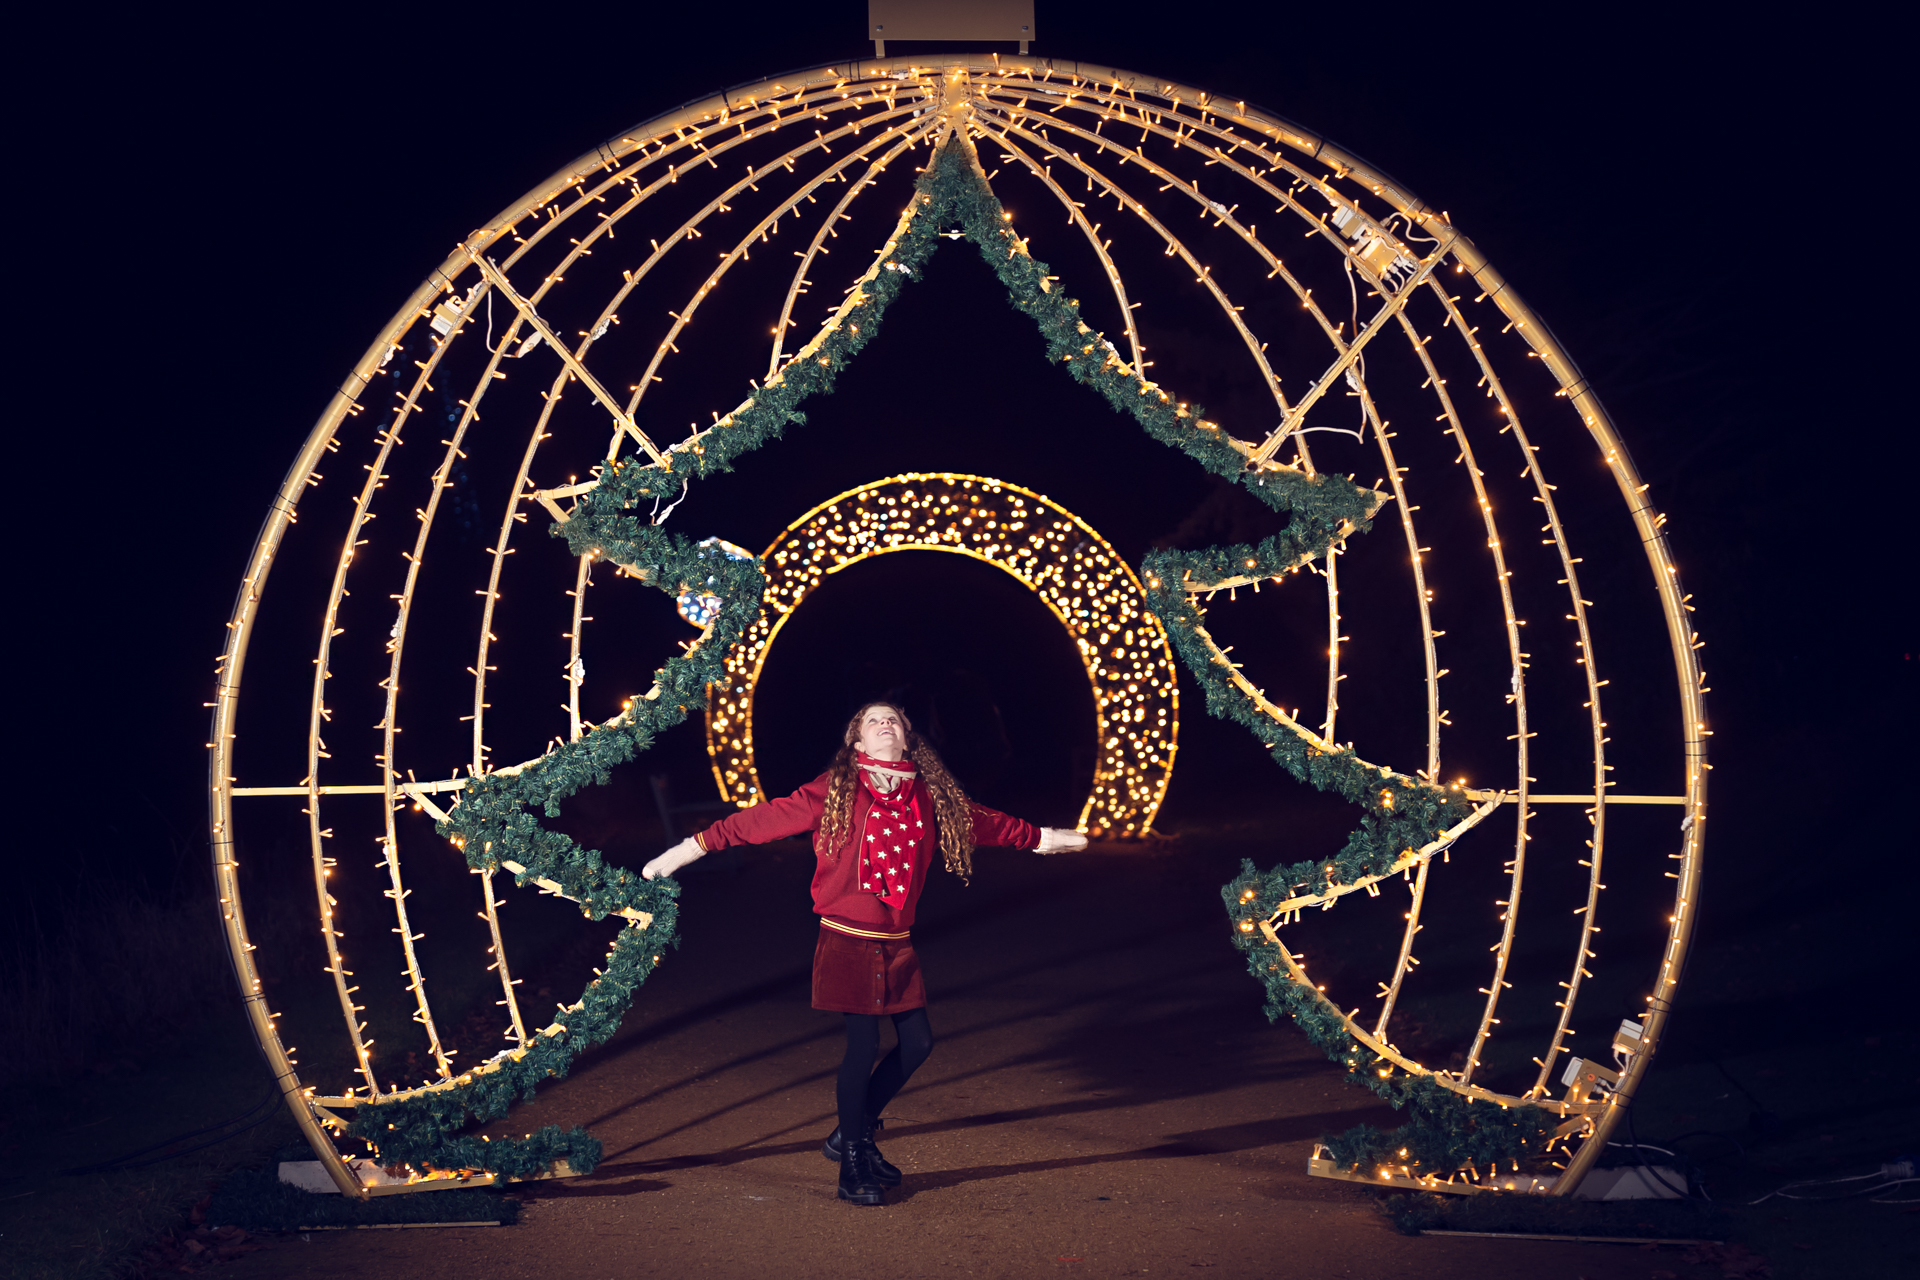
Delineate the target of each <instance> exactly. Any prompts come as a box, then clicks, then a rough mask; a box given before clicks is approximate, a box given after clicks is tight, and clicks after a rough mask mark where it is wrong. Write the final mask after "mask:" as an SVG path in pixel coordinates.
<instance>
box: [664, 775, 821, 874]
mask: <svg viewBox="0 0 1920 1280" xmlns="http://www.w3.org/2000/svg"><path fill="white" fill-rule="evenodd" d="M826 795H827V775H825V774H824V773H823V774H821V775H820V776H819V777H817V778H815V779H814V780H813V781H812V782H809V783H808V784H807V785H806V786H804V787H802V788H800V789H799V790H798V791H796V792H794V793H793V794H792V795H789V796H782V797H780V798H779V799H778V800H769V801H768V802H766V803H765V804H756V805H754V806H753V807H752V808H750V809H742V810H740V812H738V813H732V814H728V815H727V816H726V817H724V818H722V819H720V821H718V822H716V823H714V824H713V825H712V826H710V827H708V828H707V829H706V830H705V831H702V832H700V833H698V834H697V835H691V836H688V837H687V838H686V839H685V840H682V841H681V842H680V843H679V844H677V845H674V846H673V848H671V849H668V850H667V851H666V852H665V853H663V854H661V855H660V856H659V857H657V858H655V859H654V860H653V861H651V862H649V863H647V865H646V866H644V867H642V868H640V875H641V877H642V878H643V879H647V880H652V879H655V878H657V877H659V876H670V875H672V874H673V873H674V872H676V871H678V870H680V868H682V867H684V866H686V865H687V864H688V863H690V862H694V861H696V860H698V859H699V858H701V857H704V856H705V855H707V854H709V853H713V852H715V851H716V850H720V849H730V848H732V847H733V846H734V845H739V844H765V843H767V842H768V841H769V840H784V839H786V838H787V837H788V836H797V835H800V834H802V833H803V832H807V831H811V830H813V829H814V828H815V827H817V826H819V825H820V812H821V809H822V808H823V807H824V805H825V803H826Z"/></svg>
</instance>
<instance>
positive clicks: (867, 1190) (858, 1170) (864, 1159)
mask: <svg viewBox="0 0 1920 1280" xmlns="http://www.w3.org/2000/svg"><path fill="white" fill-rule="evenodd" d="M872 1150H873V1147H872V1145H871V1144H870V1143H865V1142H849V1143H848V1144H847V1149H846V1152H845V1153H844V1154H843V1155H842V1156H841V1157H840V1198H841V1199H842V1200H850V1201H852V1202H853V1203H854V1204H880V1203H882V1201H883V1197H885V1195H886V1193H887V1189H886V1188H885V1187H883V1186H881V1185H880V1180H879V1179H878V1178H877V1177H875V1176H874V1172H873V1160H872V1157H871V1156H870V1155H869V1153H870V1152H871V1151H872Z"/></svg>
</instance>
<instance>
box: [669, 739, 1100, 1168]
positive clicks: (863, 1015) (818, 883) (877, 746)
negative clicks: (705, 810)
mask: <svg viewBox="0 0 1920 1280" xmlns="http://www.w3.org/2000/svg"><path fill="white" fill-rule="evenodd" d="M803 831H810V832H812V833H813V849H814V857H815V859H816V861H817V865H816V867H815V869H814V873H813V909H814V911H815V912H817V913H818V914H819V916H820V940H819V942H818V943H817V944H816V945H815V947H814V951H813V1007H814V1008H816V1009H824V1010H828V1011H831V1012H837V1013H842V1014H845V1015H846V1025H847V1052H846V1056H845V1058H844V1059H842V1061H841V1063H840V1077H839V1080H838V1081H837V1082H836V1084H835V1087H834V1100H835V1103H836V1105H837V1109H838V1111H839V1113H840V1124H839V1127H838V1128H836V1129H835V1130H834V1131H833V1132H832V1133H831V1134H830V1135H828V1137H827V1140H826V1143H825V1145H824V1146H823V1147H822V1148H821V1150H822V1152H823V1154H825V1155H826V1157H827V1159H829V1160H837V1161H839V1163H840V1198H841V1199H842V1200H851V1201H852V1202H853V1203H855V1204H879V1203H880V1201H881V1197H882V1195H883V1194H884V1193H885V1191H886V1188H888V1187H895V1186H899V1185H900V1170H899V1169H897V1168H895V1167H894V1166H893V1165H892V1164H890V1163H888V1162H887V1160H886V1159H885V1157H883V1156H882V1155H881V1154H880V1149H879V1148H878V1147H877V1146H875V1145H874V1132H875V1130H877V1129H879V1128H880V1123H881V1121H880V1113H881V1112H882V1111H884V1110H886V1106H887V1104H888V1103H889V1102H891V1101H893V1097H894V1095H895V1094H897V1093H899V1092H900V1089H901V1087H902V1086H904V1085H905V1084H906V1083H907V1079H908V1077H910V1076H911V1075H913V1073H914V1072H915V1071H916V1070H918V1069H919V1067H920V1064H921V1063H923V1062H925V1061H926V1060H927V1055H928V1054H930V1053H932V1052H933V1028H932V1027H931V1026H930V1025H929V1024H928V1022H927V992H926V987H925V986H924V985H923V983H922V982H921V978H920V961H919V959H918V957H916V956H915V955H914V952H913V940H912V937H911V936H910V935H911V931H912V927H913V911H914V907H915V905H916V904H917V903H918V902H919V901H920V891H921V889H922V888H924V887H925V885H926V879H927V871H928V869H929V867H930V866H931V864H932V861H933V849H934V845H935V844H936V843H938V845H939V847H940V853H941V855H942V857H943V858H944V859H945V861H946V864H947V870H949V871H951V872H953V873H954V874H956V875H958V876H960V877H961V878H962V879H963V880H964V879H965V878H966V877H968V876H969V875H971V874H972V873H973V849H974V846H975V845H976V844H990V845H996V844H997V845H1006V846H1009V847H1011V848H1015V849H1033V850H1035V851H1036V852H1039V853H1054V852H1057V851H1059V850H1063V849H1084V848H1086V847H1087V838H1086V837H1085V836H1083V835H1081V834H1080V833H1079V832H1077V831H1057V830H1054V829H1053V828H1051V827H1035V826H1033V825H1032V824H1031V823H1027V822H1022V821H1021V820H1020V819H1018V818H1010V817H1008V816H1007V815H1006V814H1004V813H997V812H995V811H994V810H992V809H988V808H986V807H985V806H983V805H978V804H975V803H973V802H972V801H971V800H969V799H967V796H966V793H965V792H964V791H962V790H961V789H960V784H959V783H958V782H956V781H954V778H953V775H952V774H950V773H948V772H947V768H946V766H945V765H944V764H942V763H941V762H940V757H939V755H938V754H936V753H935V752H934V749H933V748H932V747H931V746H929V745H928V744H927V742H926V740H925V739H924V738H922V737H921V736H920V735H919V734H917V733H915V732H914V731H913V725H912V723H911V722H910V721H908V719H907V716H906V713H905V712H903V711H901V710H900V709H899V708H898V707H895V706H893V705H892V704H891V703H886V702H875V703H870V704H868V705H867V706H864V707H862V708H860V711H859V712H858V713H857V714H856V715H855V716H854V717H853V719H852V720H851V721H849V722H848V724H847V730H846V734H845V736H844V745H843V746H842V747H841V748H840V751H839V753H838V754H837V755H835V756H834V758H833V763H832V764H831V765H830V766H829V767H828V769H827V771H826V772H825V773H823V774H821V775H820V776H819V777H817V778H815V779H814V780H813V781H812V782H809V783H808V784H807V785H806V786H804V787H802V788H800V789H799V790H798V791H796V792H794V793H793V794H792V795H790V796H787V797H786V798H784V799H781V800H774V801H771V802H770V803H767V804H760V805H755V806H754V807H752V808H751V809H742V810H741V811H740V812H738V813H736V814H733V815H732V816H730V817H727V818H723V819H721V820H720V821H719V822H716V823H714V824H713V825H712V826H711V827H708V828H707V829H706V830H705V831H702V832H700V833H699V834H698V835H696V836H693V837H690V838H689V839H686V840H682V841H681V842H680V843H679V844H677V845H675V846H674V847H673V848H671V849H669V850H667V851H666V852H665V853H663V854H661V855H660V856H659V857H657V858H655V859H654V860H653V861H651V862H649V863H648V864H647V865H646V866H645V867H643V868H642V869H641V872H640V874H641V875H643V876H645V877H646V878H647V879H649V880H651V879H653V878H654V877H655V876H670V875H672V874H673V873H674V872H676V871H678V870H679V869H680V868H682V867H684V866H686V865H687V864H688V863H690V862H692V861H694V860H695V859H696V858H699V857H701V856H702V855H704V854H708V853H712V852H714V851H716V850H719V849H727V848H731V847H732V846H734V845H740V844H764V843H766V842H767V841H769V840H781V839H785V838H786V837H788V836H796V835H799V834H800V833H801V832H803ZM882 1015H886V1016H889V1017H891V1018H892V1019H893V1027H894V1033H895V1037H896V1039H897V1041H898V1043H896V1044H895V1045H894V1048H893V1051H892V1052H891V1053H889V1054H888V1055H887V1056H886V1057H885V1058H884V1059H883V1060H882V1061H881V1063H880V1065H879V1066H878V1067H875V1066H874V1065H873V1056H874V1052H875V1050H876V1049H878V1047H879V1044H880V1018H881V1016H882Z"/></svg>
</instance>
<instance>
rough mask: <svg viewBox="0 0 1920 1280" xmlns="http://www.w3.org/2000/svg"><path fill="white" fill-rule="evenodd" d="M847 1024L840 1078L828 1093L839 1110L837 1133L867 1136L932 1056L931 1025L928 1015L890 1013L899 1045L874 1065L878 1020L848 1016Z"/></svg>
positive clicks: (915, 1011) (922, 1011)
mask: <svg viewBox="0 0 1920 1280" xmlns="http://www.w3.org/2000/svg"><path fill="white" fill-rule="evenodd" d="M845 1016H846V1019H847V1056H846V1057H844V1058H842V1059H841V1060H840V1078H839V1079H838V1080H837V1081H836V1082H835V1084H834V1089H833V1096H834V1101H835V1103H836V1104H837V1105H838V1107H839V1110H840V1132H841V1133H843V1134H860V1133H864V1132H866V1122H867V1121H868V1120H869V1119H878V1118H879V1116H880V1113H881V1112H882V1111H884V1110H886V1107H887V1104H888V1103H889V1102H892V1101H893V1095H894V1094H896V1093H899V1092H900V1090H901V1089H902V1088H903V1087H904V1086H905V1085H906V1083H907V1078H908V1077H909V1076H911V1075H912V1074H913V1073H914V1072H916V1071H918V1070H919V1069H920V1064H921V1063H923V1062H925V1061H926V1060H927V1055H928V1054H930V1053H932V1052H933V1025H932V1024H931V1023H929V1022H928V1021H927V1011H926V1010H925V1009H924V1008H922V1009H909V1010H907V1012H905V1013H896V1014H893V1015H892V1017H893V1034H894V1037H895V1039H897V1040H898V1041H899V1043H897V1044H895V1045H894V1046H893V1049H892V1051H891V1052H889V1053H888V1054H887V1056H886V1057H884V1058H882V1059H881V1060H880V1065H879V1066H877V1067H876V1066H874V1065H873V1055H874V1053H875V1051H876V1050H878V1049H879V1047H880V1015H879V1014H877V1013H849V1014H847V1015H845Z"/></svg>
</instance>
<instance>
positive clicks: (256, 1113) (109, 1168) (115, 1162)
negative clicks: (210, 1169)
mask: <svg viewBox="0 0 1920 1280" xmlns="http://www.w3.org/2000/svg"><path fill="white" fill-rule="evenodd" d="M279 1101H280V1084H279V1082H278V1081H275V1082H274V1083H272V1084H269V1085H268V1086H267V1092H266V1096H265V1097H263V1098H261V1099H260V1101H259V1102H257V1103H255V1104H254V1105H253V1106H252V1107H249V1108H248V1109H247V1110H245V1111H243V1112H241V1113H240V1114H239V1115H237V1116H232V1117H230V1118H228V1119H226V1120H221V1121H218V1122H217V1123H214V1124H210V1125H207V1126H205V1127H204V1128H200V1129H194V1130H191V1131H190V1132H187V1133H181V1134H175V1135H174V1136H173V1137H171V1138H163V1139H161V1140H160V1141H159V1142H156V1143H154V1144H153V1145H151V1146H146V1147H142V1148H140V1149H139V1150H138V1151H129V1152H127V1154H125V1155H123V1156H116V1157H114V1158H113V1159H111V1160H102V1161H101V1162H100V1163H99V1164H89V1165H81V1166H79V1167H78V1168H74V1169H62V1170H61V1171H60V1172H61V1173H62V1174H63V1175H66V1176H78V1175H80V1174H87V1173H118V1172H120V1171H122V1170H129V1169H145V1168H147V1167H149V1166H151V1165H156V1164H165V1163H166V1162H167V1161H169V1160H177V1159H179V1158H180V1157H181V1156H184V1155H189V1154H191V1153H192V1152H195V1151H204V1150H206V1149H207V1148H208V1147H215V1146H219V1145H220V1144H221V1143H223V1142H225V1141H227V1140H228V1139H229V1138H237V1137H239V1136H240V1135H241V1134H243V1133H245V1132H247V1131H248V1130H249V1129H256V1128H258V1127H259V1126H261V1125H263V1124H265V1123H266V1122H267V1121H268V1120H271V1119H272V1118H273V1113H274V1108H275V1104H276V1103H278V1102H279ZM243 1120H244V1121H246V1122H247V1123H246V1124H243V1125H241V1127H240V1128H238V1129H234V1130H232V1131H231V1132H229V1133H223V1134H221V1135H220V1136H219V1137H217V1138H209V1139H207V1140H206V1141H205V1142H200V1143H195V1144H194V1145H193V1146H191V1147H183V1148H181V1149H180V1150H178V1151H167V1152H165V1154H163V1155H157V1156H153V1158H152V1159H150V1160H142V1159H141V1157H142V1156H147V1155H152V1153H153V1152H155V1151H161V1150H162V1149H163V1148H166V1147H171V1146H173V1145H174V1144H175V1143H179V1142H186V1141H187V1140H188V1139H190V1138H197V1137H199V1136H200V1135H201V1134H203V1133H212V1132H214V1131H215V1130H216V1129H225V1128H227V1126H229V1125H235V1124H240V1122H241V1121H243Z"/></svg>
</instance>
